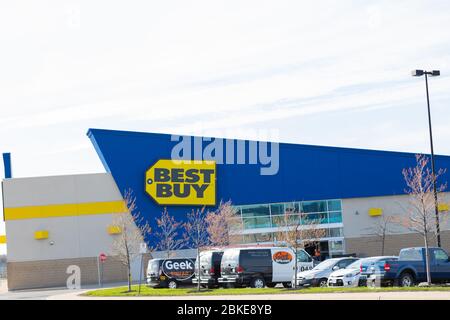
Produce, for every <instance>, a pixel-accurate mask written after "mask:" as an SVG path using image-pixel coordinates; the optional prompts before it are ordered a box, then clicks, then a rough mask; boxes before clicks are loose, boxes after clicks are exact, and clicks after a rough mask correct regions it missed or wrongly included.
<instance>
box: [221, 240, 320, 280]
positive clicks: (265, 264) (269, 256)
mask: <svg viewBox="0 0 450 320" xmlns="http://www.w3.org/2000/svg"><path fill="white" fill-rule="evenodd" d="M298 253H299V254H298V256H299V257H303V259H306V261H305V262H302V261H298V269H301V268H303V270H305V268H308V269H310V268H312V267H313V264H314V262H313V259H312V258H311V257H310V256H309V255H308V254H307V253H306V252H305V251H304V250H299V251H298ZM298 260H300V259H298ZM294 269H295V253H294V252H293V250H292V249H290V248H286V247H267V248H264V247H253V248H250V247H248V248H229V249H225V250H224V253H223V256H222V262H221V277H220V278H219V283H220V284H221V285H223V286H234V287H241V286H250V287H253V288H264V287H265V286H268V287H274V286H276V285H277V284H278V283H281V284H283V286H284V287H289V286H290V285H291V281H292V277H293V275H294Z"/></svg>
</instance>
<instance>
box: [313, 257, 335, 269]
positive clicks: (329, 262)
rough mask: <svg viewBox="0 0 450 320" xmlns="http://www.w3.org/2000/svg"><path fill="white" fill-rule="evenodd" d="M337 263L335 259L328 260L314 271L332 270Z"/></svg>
mask: <svg viewBox="0 0 450 320" xmlns="http://www.w3.org/2000/svg"><path fill="white" fill-rule="evenodd" d="M336 262H337V261H336V260H334V259H328V260H325V261H323V262H321V263H319V264H318V265H317V266H315V267H314V268H313V270H326V269H329V268H332V267H333V266H334V264H335V263H336Z"/></svg>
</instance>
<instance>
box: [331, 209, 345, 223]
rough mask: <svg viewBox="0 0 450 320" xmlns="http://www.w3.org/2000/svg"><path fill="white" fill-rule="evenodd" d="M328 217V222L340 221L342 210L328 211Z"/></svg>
mask: <svg viewBox="0 0 450 320" xmlns="http://www.w3.org/2000/svg"><path fill="white" fill-rule="evenodd" d="M329 215H330V219H329V222H330V223H340V222H342V212H340V211H339V212H330V213H329Z"/></svg>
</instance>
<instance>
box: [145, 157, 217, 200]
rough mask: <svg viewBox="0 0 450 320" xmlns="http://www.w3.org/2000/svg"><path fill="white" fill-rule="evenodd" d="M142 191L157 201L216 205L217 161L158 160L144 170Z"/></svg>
mask: <svg viewBox="0 0 450 320" xmlns="http://www.w3.org/2000/svg"><path fill="white" fill-rule="evenodd" d="M145 191H146V192H147V193H148V194H149V195H150V196H151V197H152V198H153V199H154V200H155V201H156V202H157V203H158V204H180V205H181V204H185V205H215V204H216V162H215V161H184V160H183V161H180V160H168V159H162V160H158V161H157V162H156V163H155V164H154V165H153V166H152V167H150V169H148V170H147V172H146V173H145Z"/></svg>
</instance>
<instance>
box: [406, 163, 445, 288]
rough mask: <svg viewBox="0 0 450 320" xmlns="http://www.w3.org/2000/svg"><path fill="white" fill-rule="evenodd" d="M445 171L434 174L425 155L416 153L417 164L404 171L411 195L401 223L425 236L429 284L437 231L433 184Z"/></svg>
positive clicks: (442, 186)
mask: <svg viewBox="0 0 450 320" xmlns="http://www.w3.org/2000/svg"><path fill="white" fill-rule="evenodd" d="M444 172H445V170H443V169H439V170H438V171H437V172H436V174H435V175H433V173H432V172H431V170H430V168H429V167H428V157H426V156H425V155H416V166H415V167H412V168H406V169H403V171H402V173H403V177H404V179H405V182H406V186H407V188H406V189H405V192H406V193H407V194H408V195H409V206H408V209H407V215H406V216H405V217H402V218H401V219H400V223H401V224H402V225H403V226H404V227H406V228H408V229H409V230H411V231H413V232H416V233H419V234H420V235H421V236H422V237H423V240H424V245H425V264H426V273H427V283H428V284H431V274H430V253H429V249H428V248H429V235H430V233H431V234H433V233H435V234H436V232H437V230H436V223H435V206H436V203H435V198H434V190H433V184H434V183H435V182H437V179H438V178H439V176H441V175H442V174H443V173H444ZM436 188H437V190H436V191H437V192H442V191H443V190H444V189H445V188H446V185H444V184H442V185H440V186H437V187H436Z"/></svg>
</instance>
